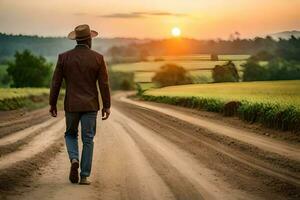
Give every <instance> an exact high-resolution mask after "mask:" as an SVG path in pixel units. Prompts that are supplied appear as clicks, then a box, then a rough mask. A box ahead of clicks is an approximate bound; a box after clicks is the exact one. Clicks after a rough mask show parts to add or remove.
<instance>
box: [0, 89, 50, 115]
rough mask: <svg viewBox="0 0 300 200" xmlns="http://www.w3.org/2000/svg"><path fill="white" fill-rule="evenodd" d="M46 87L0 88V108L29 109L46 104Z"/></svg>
mask: <svg viewBox="0 0 300 200" xmlns="http://www.w3.org/2000/svg"><path fill="white" fill-rule="evenodd" d="M48 99H49V89H47V88H0V110H2V111H5V110H16V109H20V108H26V109H29V110H32V109H36V108H41V107H44V106H46V105H48Z"/></svg>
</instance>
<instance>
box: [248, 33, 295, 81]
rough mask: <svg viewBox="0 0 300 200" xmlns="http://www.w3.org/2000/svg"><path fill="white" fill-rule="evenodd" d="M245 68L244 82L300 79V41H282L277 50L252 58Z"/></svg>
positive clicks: (293, 38)
mask: <svg viewBox="0 0 300 200" xmlns="http://www.w3.org/2000/svg"><path fill="white" fill-rule="evenodd" d="M243 68H244V70H243V71H244V73H243V80H244V81H266V80H295V79H300V39H299V38H296V37H293V36H292V37H291V38H290V39H289V40H280V41H279V42H278V43H277V47H276V48H275V49H273V50H269V49H267V50H263V51H260V52H258V53H256V54H254V55H253V56H251V57H250V58H249V59H248V61H247V63H246V64H244V65H243Z"/></svg>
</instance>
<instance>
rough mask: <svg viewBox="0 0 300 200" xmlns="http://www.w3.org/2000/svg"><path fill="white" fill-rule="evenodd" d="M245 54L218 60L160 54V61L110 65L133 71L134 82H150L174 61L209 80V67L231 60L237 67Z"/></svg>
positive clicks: (114, 68)
mask: <svg viewBox="0 0 300 200" xmlns="http://www.w3.org/2000/svg"><path fill="white" fill-rule="evenodd" d="M248 57H249V56H247V55H220V56H219V60H220V61H211V60H209V59H210V56H209V55H188V56H162V57H159V58H160V59H162V61H154V60H155V59H156V58H154V57H153V58H152V57H150V58H149V61H147V62H137V63H123V64H115V65H112V66H111V68H112V70H114V71H123V72H134V74H135V82H151V78H152V77H153V76H154V74H155V72H156V71H157V70H159V69H160V67H161V66H162V65H164V64H167V63H175V64H177V65H179V66H182V67H184V68H185V69H186V70H187V71H189V74H190V75H191V76H194V77H195V76H203V77H206V78H207V79H208V80H209V82H211V69H212V68H214V67H215V66H216V65H222V64H225V63H226V62H228V60H233V62H234V63H235V64H236V66H237V68H238V69H241V65H242V64H243V63H245V62H246V59H247V58H248Z"/></svg>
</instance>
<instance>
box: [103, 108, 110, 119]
mask: <svg viewBox="0 0 300 200" xmlns="http://www.w3.org/2000/svg"><path fill="white" fill-rule="evenodd" d="M109 115H110V109H109V108H103V109H102V120H107V119H108V117H109Z"/></svg>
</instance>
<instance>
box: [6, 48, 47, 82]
mask: <svg viewBox="0 0 300 200" xmlns="http://www.w3.org/2000/svg"><path fill="white" fill-rule="evenodd" d="M14 57H15V60H14V61H13V62H9V63H8V68H7V72H8V74H9V75H10V76H11V77H12V79H13V84H12V86H13V87H46V86H48V85H49V82H50V74H51V69H52V64H51V63H48V62H47V61H46V59H45V58H44V57H43V56H35V55H33V54H32V53H31V52H30V51H29V50H24V51H23V52H18V51H17V52H16V53H15V56H14Z"/></svg>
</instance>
